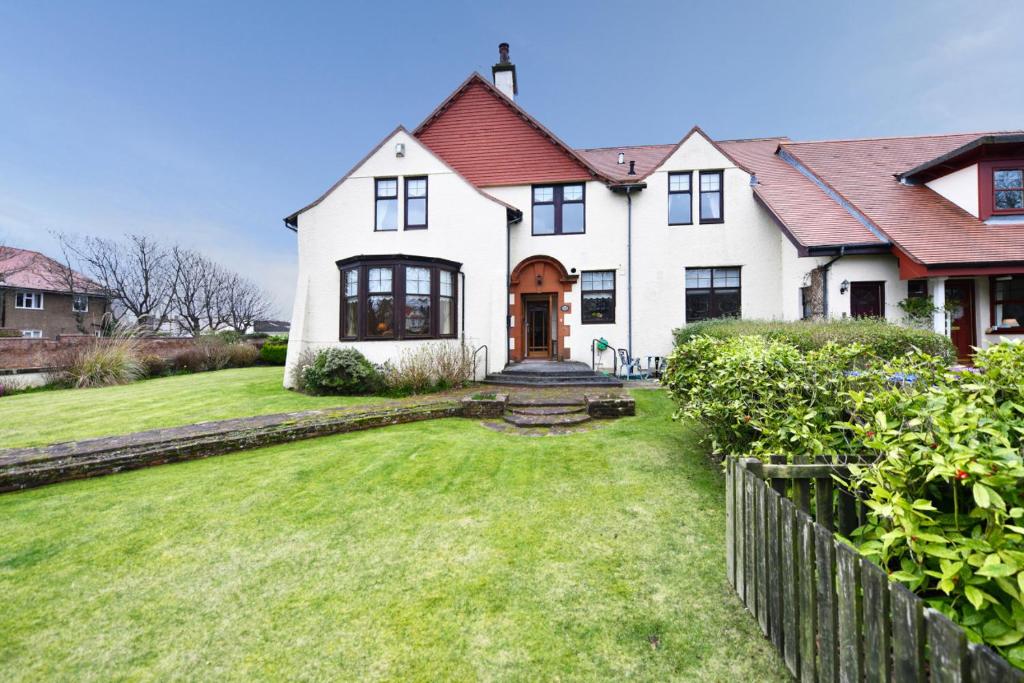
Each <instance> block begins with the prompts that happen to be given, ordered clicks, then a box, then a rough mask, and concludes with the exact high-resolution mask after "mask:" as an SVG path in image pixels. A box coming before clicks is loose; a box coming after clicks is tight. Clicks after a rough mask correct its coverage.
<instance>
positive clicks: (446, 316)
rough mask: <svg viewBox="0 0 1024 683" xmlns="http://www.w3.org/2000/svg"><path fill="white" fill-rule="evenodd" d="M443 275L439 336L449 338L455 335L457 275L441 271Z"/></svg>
mask: <svg viewBox="0 0 1024 683" xmlns="http://www.w3.org/2000/svg"><path fill="white" fill-rule="evenodd" d="M439 272H440V275H441V278H440V279H441V287H440V292H439V293H440V295H441V297H440V306H439V307H438V316H437V320H438V334H439V335H440V336H442V337H448V336H452V335H454V334H455V273H453V272H452V271H450V270H442V271H439Z"/></svg>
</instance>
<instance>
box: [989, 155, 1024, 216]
mask: <svg viewBox="0 0 1024 683" xmlns="http://www.w3.org/2000/svg"><path fill="white" fill-rule="evenodd" d="M992 192H993V196H992V209H993V212H994V213H1001V212H1013V213H1018V212H1020V211H1021V210H1022V209H1024V164H1022V165H1021V166H1020V167H1018V168H999V169H996V170H994V171H992Z"/></svg>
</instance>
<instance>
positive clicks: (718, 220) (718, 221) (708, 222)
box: [698, 218, 725, 225]
mask: <svg viewBox="0 0 1024 683" xmlns="http://www.w3.org/2000/svg"><path fill="white" fill-rule="evenodd" d="M724 222H725V219H724V218H709V219H707V220H704V219H701V221H700V223H698V225H721V224H722V223H724Z"/></svg>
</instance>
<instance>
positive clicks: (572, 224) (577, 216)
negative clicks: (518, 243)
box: [533, 184, 586, 235]
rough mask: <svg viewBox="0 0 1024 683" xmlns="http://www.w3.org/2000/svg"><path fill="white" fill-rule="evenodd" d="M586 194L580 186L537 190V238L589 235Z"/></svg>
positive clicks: (553, 186) (534, 197)
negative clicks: (585, 233) (587, 233)
mask: <svg viewBox="0 0 1024 683" xmlns="http://www.w3.org/2000/svg"><path fill="white" fill-rule="evenodd" d="M584 194H585V190H584V186H583V185H581V184H577V185H543V186H537V187H534V188H533V234H534V235H570V234H581V233H584V232H586V201H585V198H584Z"/></svg>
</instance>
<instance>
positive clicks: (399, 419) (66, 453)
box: [0, 399, 463, 492]
mask: <svg viewBox="0 0 1024 683" xmlns="http://www.w3.org/2000/svg"><path fill="white" fill-rule="evenodd" d="M462 414H463V406H462V403H461V402H460V401H459V400H458V399H446V400H437V401H431V402H426V403H422V404H411V405H409V404H406V405H400V406H394V405H392V406H383V407H374V408H369V409H365V408H364V409H361V410H354V409H351V408H349V409H345V408H336V409H328V410H309V411H304V412H299V413H279V414H276V415H263V416H259V417H246V418H238V419H234V420H222V421H219V422H206V423H201V424H195V425H187V426H184V427H170V428H167V429H155V430H152V431H148V432H141V433H138V434H129V435H127V436H112V437H105V438H99V439H90V440H88V441H78V442H70V443H62V444H56V445H53V446H41V447H36V448H16V449H6V450H0V492H4V491H16V490H19V489H26V488H32V487H35V486H43V485H45V484H54V483H57V482H61V481H70V480H72V479H84V478H86V477H96V476H100V475H103V474H113V473H115V472H122V471H126V470H133V469H140V468H143V467H151V466H153V465H162V464H165V463H172V462H181V461H184V460H196V459H199V458H206V457H209V456H212V455H222V454H224V453H231V452H233V451H241V450H246V449H249V448H259V447H261V446H271V445H274V444H281V443H288V442H291V441H297V440H299V439H308V438H311V437H316V436H326V435H329V434H341V433H345V432H354V431H359V430H363V429H372V428H374V427H385V426H388V425H395V424H402V423H406V422H418V421H421V420H436V419H438V418H444V417H460V416H462Z"/></svg>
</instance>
